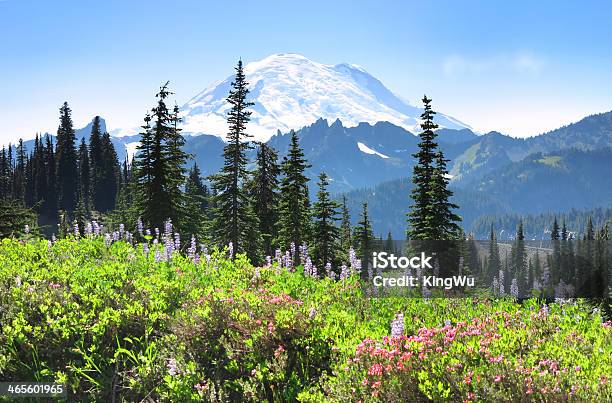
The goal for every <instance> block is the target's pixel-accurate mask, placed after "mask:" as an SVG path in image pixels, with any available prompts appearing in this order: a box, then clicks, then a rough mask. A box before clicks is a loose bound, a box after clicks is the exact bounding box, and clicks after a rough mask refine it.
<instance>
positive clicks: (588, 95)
mask: <svg viewBox="0 0 612 403" xmlns="http://www.w3.org/2000/svg"><path fill="white" fill-rule="evenodd" d="M241 3H242V4H241ZM569 3H572V4H569ZM611 15H612V2H606V1H601V2H594V1H593V2H589V1H581V2H578V1H575V2H559V1H537V2H533V1H525V2H521V1H509V2H502V1H466V0H462V1H422V0H421V1H418V2H413V1H395V2H393V1H367V2H366V1H361V2H359V1H354V0H353V1H338V0H333V1H330V0H326V1H317V0H309V1H303V2H299V4H298V2H294V1H281V0H279V1H265V0H260V1H257V2H254V1H251V2H239V1H234V2H231V3H230V2H225V1H219V2H211V1H201V0H199V1H196V0H193V1H157V0H147V1H114V0H100V1H95V2H94V1H82V0H81V1H63V0H53V1H51V0H0V55H1V57H0V77H1V81H0V82H1V83H2V90H3V92H4V94H5V95H4V96H3V97H0V143H5V142H7V141H14V140H15V139H17V138H18V137H24V138H31V137H33V136H34V134H35V133H36V132H37V131H51V132H55V131H56V130H57V124H58V108H59V107H60V105H61V103H62V102H63V101H64V100H67V101H68V102H69V103H70V106H71V107H72V109H73V113H74V121H75V126H76V127H82V126H84V125H85V124H86V123H87V122H88V121H89V120H91V118H92V117H93V116H94V115H96V114H99V115H101V116H103V117H104V118H105V119H106V120H107V122H108V125H109V127H110V128H111V129H112V128H118V127H133V126H135V125H138V124H140V122H141V121H142V117H143V115H144V112H145V111H146V110H147V109H148V108H149V107H150V106H151V105H152V103H153V101H154V99H153V95H154V93H155V90H156V89H157V88H158V87H159V85H160V84H161V83H162V82H165V81H166V80H170V81H171V87H172V89H173V90H174V91H175V92H176V100H177V102H178V103H179V105H182V104H183V103H184V102H185V101H187V100H189V99H190V98H191V97H193V96H194V95H195V94H196V93H198V92H199V91H201V90H202V89H204V88H205V87H207V86H208V85H209V84H210V83H211V82H213V81H216V80H220V79H224V78H225V77H227V76H228V75H229V74H231V72H232V68H233V66H234V65H235V62H236V60H237V59H238V58H239V57H242V59H243V60H244V61H245V62H249V61H253V60H258V59H262V58H264V57H266V56H268V55H269V54H272V53H278V52H294V53H301V54H303V55H305V56H306V57H308V58H310V59H312V60H315V61H318V62H321V63H326V64H336V63H341V62H349V63H355V64H358V65H361V66H363V67H364V68H365V69H366V70H367V71H368V72H370V73H371V74H372V75H374V76H375V77H377V78H379V79H380V80H381V81H382V82H383V83H384V84H385V85H386V86H387V87H389V88H390V89H391V90H392V91H394V92H396V93H397V94H399V95H401V96H403V97H404V98H407V99H408V100H410V101H411V102H412V103H413V104H418V100H419V99H420V98H421V97H422V95H423V93H427V95H428V96H429V97H432V98H433V99H434V104H435V107H436V108H437V109H438V110H440V111H443V112H444V113H447V114H449V115H451V116H454V117H456V118H458V119H460V120H462V121H464V122H466V123H468V124H470V125H472V126H473V127H474V128H475V129H477V130H480V131H488V130H498V131H501V132H503V133H508V134H512V135H515V136H527V135H533V134H537V133H540V132H543V131H547V130H550V129H554V128H556V127H559V126H562V125H564V124H567V123H569V122H572V121H575V120H578V119H580V118H581V117H584V116H586V115H589V114H592V113H597V112H604V111H609V110H612V80H611V78H612V43H611V40H612V23H610V21H611V20H610V16H611Z"/></svg>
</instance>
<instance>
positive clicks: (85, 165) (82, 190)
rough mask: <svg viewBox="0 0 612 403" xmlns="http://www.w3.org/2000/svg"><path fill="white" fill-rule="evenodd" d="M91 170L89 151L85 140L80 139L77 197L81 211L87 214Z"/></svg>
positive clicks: (89, 201) (89, 206) (89, 204)
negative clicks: (80, 204)
mask: <svg viewBox="0 0 612 403" xmlns="http://www.w3.org/2000/svg"><path fill="white" fill-rule="evenodd" d="M90 179H91V169H90V164H89V150H88V149H87V144H85V139H81V145H80V147H79V183H78V185H79V187H78V190H79V191H78V195H79V202H80V203H82V205H83V206H82V209H83V210H84V211H85V212H88V211H89V210H90V208H91V200H90V195H91V182H90Z"/></svg>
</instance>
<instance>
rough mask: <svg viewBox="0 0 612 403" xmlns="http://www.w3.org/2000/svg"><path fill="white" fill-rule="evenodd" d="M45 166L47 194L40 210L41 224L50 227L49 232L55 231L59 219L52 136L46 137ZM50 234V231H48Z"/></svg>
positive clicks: (43, 197)
mask: <svg viewBox="0 0 612 403" xmlns="http://www.w3.org/2000/svg"><path fill="white" fill-rule="evenodd" d="M43 160H44V165H45V175H44V176H45V180H46V192H45V195H44V196H41V197H42V199H43V203H42V206H41V208H40V217H39V222H40V225H41V227H42V226H45V227H49V228H48V229H49V231H51V232H52V231H53V230H55V228H54V227H55V224H56V223H57V219H58V196H57V176H56V170H57V169H56V164H55V151H54V147H53V142H52V141H51V137H50V136H48V135H47V136H46V137H45V147H44V151H43ZM46 232H48V231H46Z"/></svg>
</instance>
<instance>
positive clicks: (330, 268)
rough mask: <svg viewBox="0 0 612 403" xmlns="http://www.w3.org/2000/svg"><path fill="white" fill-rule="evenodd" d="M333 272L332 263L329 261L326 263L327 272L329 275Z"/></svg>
mask: <svg viewBox="0 0 612 403" xmlns="http://www.w3.org/2000/svg"><path fill="white" fill-rule="evenodd" d="M331 272H332V265H331V263H329V262H327V263H326V264H325V273H327V276H328V277H329V273H331Z"/></svg>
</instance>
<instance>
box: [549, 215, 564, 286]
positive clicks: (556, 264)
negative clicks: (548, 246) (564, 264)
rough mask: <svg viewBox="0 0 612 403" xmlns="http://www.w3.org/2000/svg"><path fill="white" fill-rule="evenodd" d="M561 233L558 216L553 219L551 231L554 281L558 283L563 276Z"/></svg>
mask: <svg viewBox="0 0 612 403" xmlns="http://www.w3.org/2000/svg"><path fill="white" fill-rule="evenodd" d="M560 238H561V235H560V233H559V223H558V222H557V217H555V219H554V221H553V226H552V230H551V231H550V239H551V242H552V247H553V255H552V265H551V268H552V274H553V276H552V277H553V282H555V283H557V282H558V281H559V279H561V278H563V276H562V274H561V244H560V242H559V239H560Z"/></svg>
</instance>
